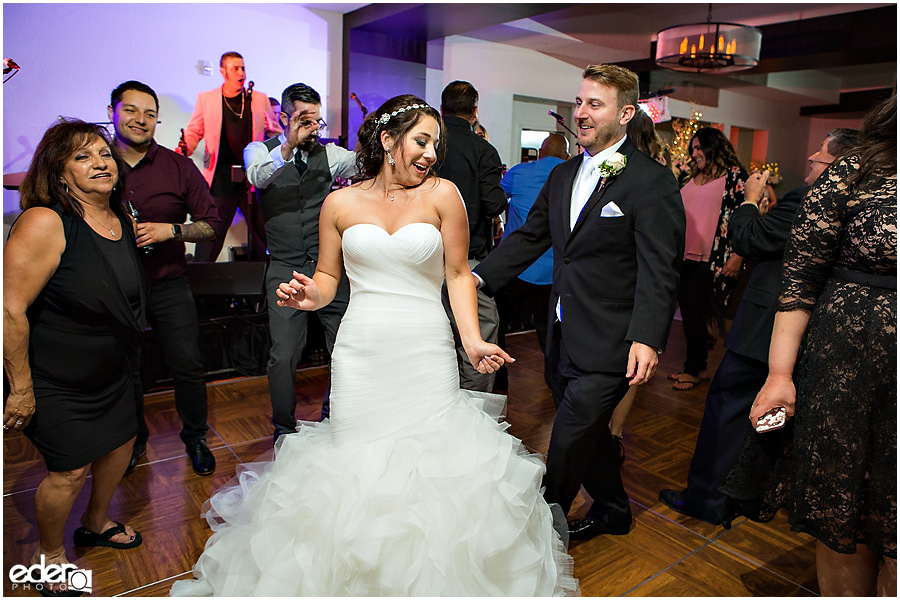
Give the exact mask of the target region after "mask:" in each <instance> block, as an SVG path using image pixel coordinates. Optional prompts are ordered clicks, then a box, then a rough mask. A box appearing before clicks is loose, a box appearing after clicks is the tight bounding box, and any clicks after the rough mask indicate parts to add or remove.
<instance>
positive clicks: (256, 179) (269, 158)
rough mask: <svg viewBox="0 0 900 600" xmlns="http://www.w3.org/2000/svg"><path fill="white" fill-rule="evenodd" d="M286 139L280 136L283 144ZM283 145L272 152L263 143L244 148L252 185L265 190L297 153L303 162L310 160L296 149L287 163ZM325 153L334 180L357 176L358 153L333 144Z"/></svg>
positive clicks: (305, 153)
mask: <svg viewBox="0 0 900 600" xmlns="http://www.w3.org/2000/svg"><path fill="white" fill-rule="evenodd" d="M286 139H287V138H286V137H285V135H284V133H281V134H280V135H279V136H278V141H279V142H281V144H283V143H284V142H285V140H286ZM281 144H279V145H277V146H275V148H274V149H273V150H272V151H271V152H270V151H269V149H268V148H266V145H265V144H264V143H262V142H251V143H250V144H248V145H247V147H246V148H244V166H245V167H246V169H247V179H248V180H249V181H250V185H252V186H253V187H257V188H260V189H265V187H266V186H268V185H269V182H271V181H272V179H274V178H275V177H277V176H278V174H279V173H281V170H282V169H284V166H285V165H287V164H292V162H293V160H294V158H293V157H296V156H297V152H300V158H301V159H302V160H303V162H306V161H307V160H308V159H309V152H307V151H306V150H300V148H294V154H293V157H292V158H291V160H289V161H285V160H284V158H283V157H282V156H281ZM325 152H326V155H327V157H328V168H329V170H330V171H331V177H332V179H334V178H335V177H343V178H345V179H347V178H350V177H353V176H354V175H356V152H351V151H350V150H347V149H346V148H341V147H340V146H337V145H335V144H333V143H332V144H328V145H326V146H325Z"/></svg>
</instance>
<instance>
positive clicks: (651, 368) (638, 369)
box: [625, 342, 659, 386]
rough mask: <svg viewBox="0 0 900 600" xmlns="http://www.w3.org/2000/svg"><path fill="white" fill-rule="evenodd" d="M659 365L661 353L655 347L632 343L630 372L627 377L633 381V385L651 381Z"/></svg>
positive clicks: (629, 363)
mask: <svg viewBox="0 0 900 600" xmlns="http://www.w3.org/2000/svg"><path fill="white" fill-rule="evenodd" d="M658 363H659V353H658V352H657V351H656V348H654V347H653V346H648V345H647V344H642V343H640V342H632V343H631V350H629V351H628V371H627V372H626V373H625V377H627V378H628V379H631V381H630V382H629V383H628V385H629V386H631V385H641V384H644V383H647V382H648V381H650V378H651V377H653V374H654V373H656V365H657V364H658Z"/></svg>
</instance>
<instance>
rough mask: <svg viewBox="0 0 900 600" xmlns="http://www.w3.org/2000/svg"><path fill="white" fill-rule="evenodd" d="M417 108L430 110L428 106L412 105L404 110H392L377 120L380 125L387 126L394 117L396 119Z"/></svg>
mask: <svg viewBox="0 0 900 600" xmlns="http://www.w3.org/2000/svg"><path fill="white" fill-rule="evenodd" d="M415 108H428V105H427V104H410V105H409V106H404V107H403V108H398V109H397V110H392V111H391V112H389V113H384V114H383V115H381V116H380V117H378V119H376V120H375V122H376V123H378V124H379V125H382V126H384V125H387V122H388V121H390V120H391V119H392V118H393V117H396V116H397V115H399V114H400V113H405V112H406V111H408V110H413V109H415Z"/></svg>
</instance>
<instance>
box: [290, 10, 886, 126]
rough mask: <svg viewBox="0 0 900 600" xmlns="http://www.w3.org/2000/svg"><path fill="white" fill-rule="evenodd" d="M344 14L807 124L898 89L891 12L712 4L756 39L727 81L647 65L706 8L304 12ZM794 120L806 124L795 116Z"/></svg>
mask: <svg viewBox="0 0 900 600" xmlns="http://www.w3.org/2000/svg"><path fill="white" fill-rule="evenodd" d="M306 6H307V7H309V8H314V7H315V8H318V9H322V10H334V11H336V12H341V13H343V14H344V15H345V16H344V23H345V28H349V29H353V28H357V29H359V30H363V31H368V32H373V33H380V34H383V35H387V36H392V37H395V38H404V39H406V40H409V39H412V40H418V41H421V42H427V41H431V40H435V39H439V38H443V37H447V36H450V35H465V36H469V37H473V38H477V39H481V40H485V41H490V42H496V43H501V44H510V45H513V46H518V47H521V48H526V49H530V50H534V51H536V52H541V53H543V54H546V55H548V56H551V57H554V58H556V59H558V60H561V61H563V62H566V63H569V64H572V65H575V66H578V67H584V66H586V65H588V64H591V63H597V62H615V63H618V64H621V65H623V66H626V67H629V68H631V69H632V70H634V71H635V72H637V73H639V74H640V75H641V76H642V78H643V80H644V82H645V84H646V85H647V87H648V91H649V92H653V91H655V90H659V89H672V88H674V89H675V90H676V92H675V93H673V94H672V97H674V98H680V99H684V100H691V99H695V100H697V101H698V102H701V103H703V104H706V105H712V106H715V105H716V104H717V100H718V90H721V89H731V90H734V91H739V92H740V93H744V94H748V95H752V96H757V97H760V98H764V99H768V100H772V101H776V102H786V103H790V104H794V105H799V106H801V107H802V111H805V114H817V115H823V116H828V115H830V116H841V117H843V116H858V115H859V114H861V113H862V112H864V111H865V110H866V109H867V107H868V106H870V105H871V103H872V95H873V93H874V94H876V95H878V94H883V93H884V90H885V88H891V87H893V86H894V85H895V82H896V74H897V5H896V4H894V3H890V4H886V3H877V4H859V3H830V4H825V3H817V4H812V3H793V4H783V3H777V4H772V3H754V4H715V5H714V6H713V11H712V17H713V20H714V21H726V22H737V23H743V24H747V25H753V26H755V27H758V28H760V29H761V30H762V32H763V40H762V50H761V56H760V65H759V66H758V67H756V68H755V69H752V70H748V71H743V72H740V73H734V74H730V75H708V74H693V73H680V72H675V71H670V70H666V69H661V68H659V67H657V66H656V64H655V63H654V61H653V60H652V57H653V53H654V52H655V40H656V32H657V31H658V30H660V29H663V28H666V27H670V26H673V25H681V24H685V23H695V22H705V21H706V20H707V13H708V7H709V5H708V4H673V3H646V2H627V3H625V2H618V3H592V4H582V3H552V4H551V3H544V4H535V3H519V4H498V3H471V4H456V3H405V4H396V3H392V4H386V3H385V4H383V3H377V4H366V5H363V4H312V3H308V4H306ZM801 114H804V112H802V113H801Z"/></svg>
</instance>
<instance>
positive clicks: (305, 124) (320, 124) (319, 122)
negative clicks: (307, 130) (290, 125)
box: [300, 119, 328, 131]
mask: <svg viewBox="0 0 900 600" xmlns="http://www.w3.org/2000/svg"><path fill="white" fill-rule="evenodd" d="M313 124H317V127H316V129H318V130H319V131H322V130H323V129H325V128H326V127H328V123H326V122H325V121H324V120H323V119H318V120H316V121H303V122H302V123H300V125H301V126H302V127H311V126H312V125H313Z"/></svg>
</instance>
